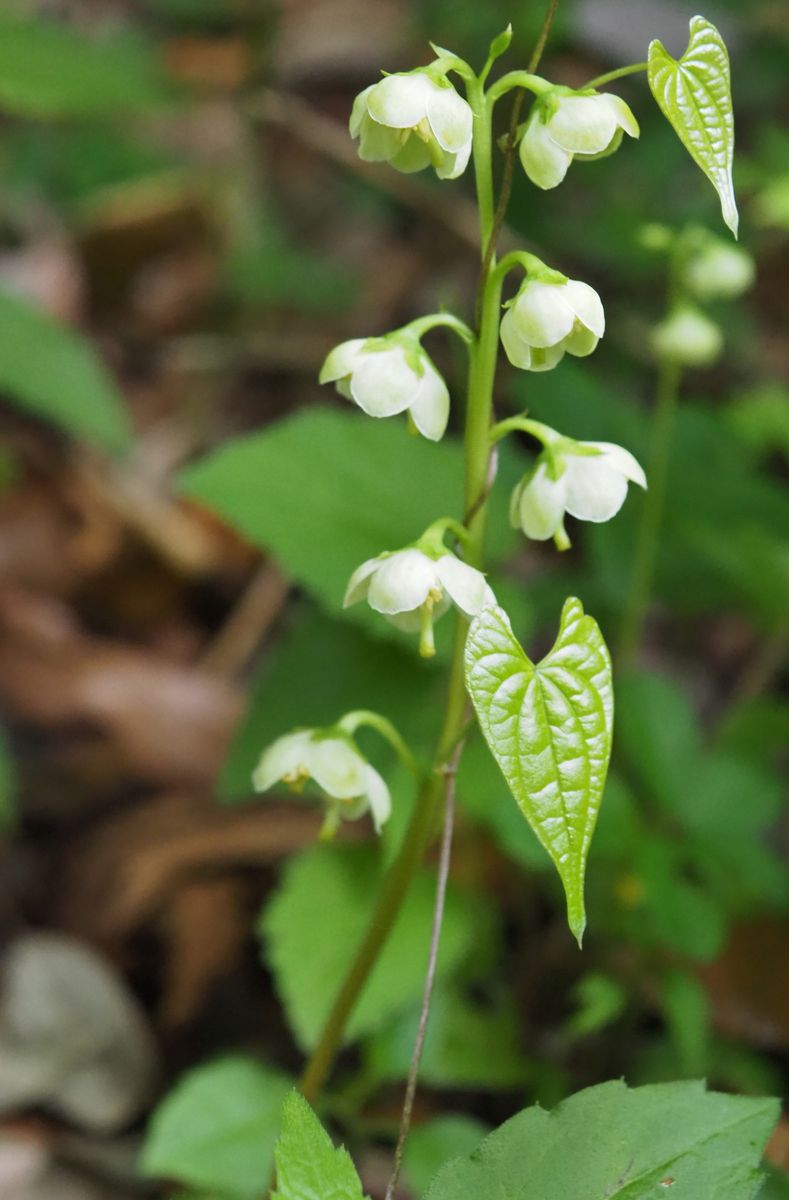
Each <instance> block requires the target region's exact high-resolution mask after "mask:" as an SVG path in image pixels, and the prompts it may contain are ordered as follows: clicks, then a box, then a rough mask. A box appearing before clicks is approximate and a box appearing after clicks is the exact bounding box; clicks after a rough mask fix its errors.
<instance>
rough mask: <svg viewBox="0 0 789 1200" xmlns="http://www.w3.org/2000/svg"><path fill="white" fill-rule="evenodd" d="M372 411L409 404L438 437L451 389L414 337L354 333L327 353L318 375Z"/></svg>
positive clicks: (427, 431) (424, 429) (423, 427)
mask: <svg viewBox="0 0 789 1200" xmlns="http://www.w3.org/2000/svg"><path fill="white" fill-rule="evenodd" d="M318 378H319V380H320V382H321V383H333V384H335V386H336V388H337V391H338V392H339V393H340V394H341V395H342V396H345V398H346V399H347V400H352V401H353V402H354V404H358V406H359V408H361V409H362V410H363V411H364V412H366V413H367V414H368V415H369V416H371V417H392V416H394V415H395V414H396V413H402V412H405V411H406V410H408V412H409V413H410V414H411V418H412V419H413V422H414V424H415V425H416V427H417V429H418V430H419V432H420V433H421V434H423V435H424V437H426V438H430V440H431V441H433V442H437V441H438V440H439V439H440V438H441V436H442V435H443V433H444V430H445V429H446V427H447V420H448V419H449V391H448V390H447V385H446V384H445V383H444V380H443V378H442V376H441V375H440V374H439V372H438V371H437V370H436V368H435V366H434V365H433V360H432V359H431V358H430V355H429V354H428V353H427V351H426V350H425V349H423V347H422V346H421V345H420V343H419V341H418V340H417V339H416V338H415V337H405V336H404V337H401V338H400V339H398V337H397V335H396V334H390V335H389V336H388V337H383V338H352V339H351V340H350V341H349V342H342V343H341V344H340V345H339V346H335V348H334V349H333V350H332V351H331V353H330V354H329V355H328V357H327V359H326V361H325V362H324V364H323V366H322V367H321V371H320V375H319V376H318Z"/></svg>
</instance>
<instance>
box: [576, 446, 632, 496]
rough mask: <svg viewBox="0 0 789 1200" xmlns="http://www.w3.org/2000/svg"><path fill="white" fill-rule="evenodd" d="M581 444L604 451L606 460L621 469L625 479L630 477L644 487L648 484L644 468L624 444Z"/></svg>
mask: <svg viewBox="0 0 789 1200" xmlns="http://www.w3.org/2000/svg"><path fill="white" fill-rule="evenodd" d="M581 445H582V446H594V447H595V449H596V450H600V451H601V452H602V454H603V455H604V457H605V459H606V461H607V462H609V463H610V464H611V466H612V467H616V469H617V471H621V473H622V474H623V475H624V477H625V479H629V480H630V481H631V483H637V484H638V486H639V487H642V488H645V487H646V486H647V477H646V475H645V474H644V468H643V467H642V466H641V463H640V462H639V461H638V459H637V458H634V457H633V455H632V454H631V453H630V451H629V450H625V448H624V446H617V445H616V444H615V443H614V442H581Z"/></svg>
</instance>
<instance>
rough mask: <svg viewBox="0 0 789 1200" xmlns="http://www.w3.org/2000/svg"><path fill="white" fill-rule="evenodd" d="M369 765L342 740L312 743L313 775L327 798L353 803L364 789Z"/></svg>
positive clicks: (322, 740) (311, 765)
mask: <svg viewBox="0 0 789 1200" xmlns="http://www.w3.org/2000/svg"><path fill="white" fill-rule="evenodd" d="M366 766H367V763H366V762H365V760H364V759H363V758H362V756H361V754H360V753H359V751H358V750H355V749H354V748H353V746H351V745H349V744H348V742H346V741H344V739H343V738H320V739H318V741H315V742H313V743H312V747H311V751H310V774H311V775H312V778H313V779H314V780H315V782H316V783H317V784H318V786H319V787H320V788H322V789H323V791H324V792H326V794H327V796H333V797H334V798H335V799H337V800H350V799H351V798H352V797H353V796H361V795H362V794H363V793H364V790H365V782H366V781H365V770H364V769H365V767H366Z"/></svg>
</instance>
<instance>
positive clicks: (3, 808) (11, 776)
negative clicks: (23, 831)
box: [0, 729, 17, 833]
mask: <svg viewBox="0 0 789 1200" xmlns="http://www.w3.org/2000/svg"><path fill="white" fill-rule="evenodd" d="M16 793H17V777H16V767H15V766H14V760H13V758H12V756H11V748H10V747H9V745H8V738H7V737H6V735H5V732H4V731H3V730H2V729H0V833H4V832H7V831H8V830H9V829H12V828H13V825H14V821H15V819H16Z"/></svg>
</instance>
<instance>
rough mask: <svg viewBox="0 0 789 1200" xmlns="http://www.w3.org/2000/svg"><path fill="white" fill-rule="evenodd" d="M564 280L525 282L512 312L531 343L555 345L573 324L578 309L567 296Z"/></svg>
mask: <svg viewBox="0 0 789 1200" xmlns="http://www.w3.org/2000/svg"><path fill="white" fill-rule="evenodd" d="M564 292H565V288H564V285H563V284H555V283H540V282H539V280H533V281H531V282H529V283H526V284H524V286H523V287H522V288H521V290H520V292H519V293H518V295H517V296H516V298H515V303H514V304H513V306H512V308H511V309H510V312H511V313H512V318H513V323H514V324H515V325H516V327H517V328H518V330H519V331H520V335H521V337H522V338H523V340H524V341H526V342H528V343H529V345H530V346H540V347H546V346H556V345H558V343H559V342H561V341H562V340H563V339H564V338H566V337H567V334H568V333H569V332H570V330H571V329H572V327H573V324H574V322H575V313H574V312H573V310H572V308H571V307H570V304H569V303H568V301H567V299H565V295H564Z"/></svg>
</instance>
